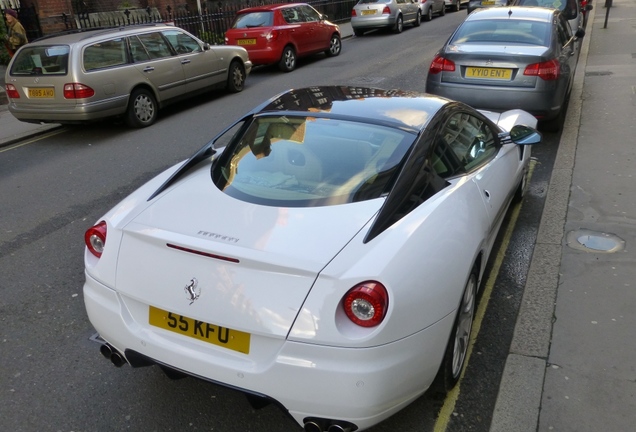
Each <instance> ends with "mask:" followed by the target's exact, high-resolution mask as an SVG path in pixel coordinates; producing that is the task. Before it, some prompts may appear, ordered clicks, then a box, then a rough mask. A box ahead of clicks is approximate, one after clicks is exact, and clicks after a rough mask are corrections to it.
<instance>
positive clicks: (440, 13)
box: [439, 5, 446, 16]
mask: <svg viewBox="0 0 636 432" xmlns="http://www.w3.org/2000/svg"><path fill="white" fill-rule="evenodd" d="M444 15H446V5H443V6H442V10H441V11H439V16H444Z"/></svg>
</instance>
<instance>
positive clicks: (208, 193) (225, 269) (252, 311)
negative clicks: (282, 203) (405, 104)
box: [116, 167, 383, 337]
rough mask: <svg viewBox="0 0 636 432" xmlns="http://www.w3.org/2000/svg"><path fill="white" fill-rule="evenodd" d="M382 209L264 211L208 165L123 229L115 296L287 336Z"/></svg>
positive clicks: (367, 205) (366, 205)
mask: <svg viewBox="0 0 636 432" xmlns="http://www.w3.org/2000/svg"><path fill="white" fill-rule="evenodd" d="M382 202H383V199H376V200H371V201H365V202H360V203H353V204H343V205H337V206H328V207H314V208H279V207H269V206H261V205H256V204H251V203H246V202H243V201H240V200H237V199H235V198H232V197H230V196H228V195H226V194H224V193H223V192H222V191H220V190H219V189H217V187H216V186H214V185H213V183H212V181H211V179H210V171H209V167H207V168H202V169H199V170H198V171H197V172H196V173H194V174H191V175H189V176H188V177H187V178H185V179H182V180H181V181H180V182H178V183H177V185H175V186H173V187H172V188H170V189H169V190H168V191H166V192H164V193H163V194H161V195H160V196H159V197H157V198H156V199H155V200H154V203H152V204H151V205H149V206H148V207H147V208H146V209H145V210H144V211H143V212H141V213H140V214H139V215H137V216H136V217H135V218H134V219H133V220H132V221H131V222H129V223H128V224H127V225H126V226H125V228H124V229H123V235H122V240H121V244H120V250H119V259H118V264H117V275H116V287H117V291H118V292H119V293H120V294H122V295H123V296H124V297H129V298H131V299H133V300H135V301H136V302H141V303H143V304H148V305H152V306H155V307H158V308H161V309H164V310H167V311H169V312H173V313H176V314H180V315H183V316H186V317H189V318H192V319H196V320H201V321H205V322H208V323H212V324H215V325H219V326H222V327H226V328H230V329H235V330H241V331H246V332H250V333H252V334H261V335H272V336H278V337H286V336H287V334H288V333H289V330H290V328H291V326H292V324H293V322H294V320H295V318H296V316H297V314H298V312H299V310H300V308H301V307H302V304H303V302H304V300H305V298H306V297H307V295H308V293H309V291H310V289H311V287H312V285H313V283H314V281H315V279H316V277H317V275H318V274H319V272H320V271H321V270H322V269H323V268H324V267H325V265H327V263H329V262H330V261H331V260H332V259H333V258H334V257H335V256H336V255H337V254H338V253H339V251H341V250H342V249H343V248H344V247H345V245H346V244H347V243H348V242H349V241H350V240H351V239H352V238H353V237H354V236H355V235H356V234H357V233H358V232H359V231H360V230H361V229H362V228H363V227H364V226H365V225H366V224H367V223H368V222H369V220H370V219H371V218H373V216H374V215H375V214H376V213H377V211H378V209H379V208H380V206H381V204H382ZM193 284H194V285H195V286H194V287H193V286H192V285H193ZM188 286H190V288H189V289H188V288H187V287H188ZM193 293H194V297H197V296H198V297H197V298H196V299H195V300H194V301H193Z"/></svg>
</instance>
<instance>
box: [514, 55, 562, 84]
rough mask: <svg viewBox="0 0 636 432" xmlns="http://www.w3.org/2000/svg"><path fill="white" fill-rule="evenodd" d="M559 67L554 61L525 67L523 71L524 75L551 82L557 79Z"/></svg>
mask: <svg viewBox="0 0 636 432" xmlns="http://www.w3.org/2000/svg"><path fill="white" fill-rule="evenodd" d="M560 72H561V67H560V66H559V62H558V61H557V60H556V59H552V60H548V61H546V62H541V63H533V64H531V65H528V66H526V70H524V71H523V74H524V75H528V76H538V77H539V78H541V79H543V80H545V81H553V80H555V79H558V78H559V75H560Z"/></svg>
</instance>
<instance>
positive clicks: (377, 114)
mask: <svg viewBox="0 0 636 432" xmlns="http://www.w3.org/2000/svg"><path fill="white" fill-rule="evenodd" d="M449 102H450V101H449V100H447V99H444V98H441V97H438V96H434V95H430V94H426V93H419V92H414V91H404V90H384V89H378V88H372V87H349V86H323V87H308V88H301V89H293V90H288V91H286V92H284V93H281V94H279V95H278V96H275V97H273V98H271V99H270V100H269V101H267V102H265V103H264V104H262V105H260V106H259V107H257V108H256V109H255V110H253V113H255V114H264V113H276V112H287V113H295V114H298V115H310V116H312V115H313V116H316V117H331V118H335V117H338V118H349V119H351V120H357V121H362V122H373V123H376V124H385V125H387V126H392V127H398V128H402V129H405V130H408V131H411V132H417V131H420V130H422V129H424V128H425V127H426V125H427V124H428V123H429V121H430V120H431V118H433V116H434V115H435V114H436V113H437V112H438V111H439V110H440V109H441V108H442V107H443V106H444V105H446V104H448V103H449Z"/></svg>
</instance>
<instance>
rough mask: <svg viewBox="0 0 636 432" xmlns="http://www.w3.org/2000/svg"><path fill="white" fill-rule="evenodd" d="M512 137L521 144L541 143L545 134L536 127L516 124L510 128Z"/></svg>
mask: <svg viewBox="0 0 636 432" xmlns="http://www.w3.org/2000/svg"><path fill="white" fill-rule="evenodd" d="M510 139H511V140H512V142H513V143H515V144H519V145H532V144H539V143H540V142H541V140H542V139H543V136H542V135H541V133H540V132H538V131H537V130H536V129H534V128H531V127H529V126H525V125H515V126H513V127H512V129H510Z"/></svg>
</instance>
